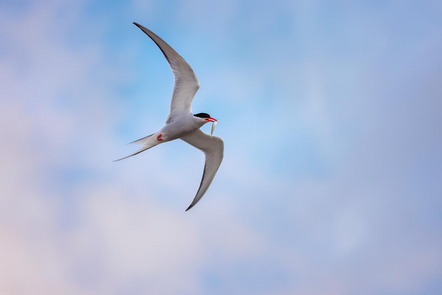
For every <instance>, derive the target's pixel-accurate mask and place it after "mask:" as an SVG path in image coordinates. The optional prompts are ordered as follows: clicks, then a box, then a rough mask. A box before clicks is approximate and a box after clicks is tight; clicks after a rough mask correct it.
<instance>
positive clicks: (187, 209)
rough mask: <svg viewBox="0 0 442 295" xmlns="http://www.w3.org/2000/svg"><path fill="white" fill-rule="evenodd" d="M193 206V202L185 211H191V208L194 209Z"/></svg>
mask: <svg viewBox="0 0 442 295" xmlns="http://www.w3.org/2000/svg"><path fill="white" fill-rule="evenodd" d="M192 207H193V204H191V205H190V206H189V207H187V209H186V211H185V212H187V211H189V210H190V209H192Z"/></svg>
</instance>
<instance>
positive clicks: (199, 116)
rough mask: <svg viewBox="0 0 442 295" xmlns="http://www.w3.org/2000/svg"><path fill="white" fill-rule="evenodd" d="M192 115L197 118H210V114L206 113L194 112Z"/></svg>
mask: <svg viewBox="0 0 442 295" xmlns="http://www.w3.org/2000/svg"><path fill="white" fill-rule="evenodd" d="M194 116H195V117H198V118H203V119H205V118H210V115H209V114H207V113H198V114H194Z"/></svg>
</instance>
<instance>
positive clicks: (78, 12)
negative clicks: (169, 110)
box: [0, 1, 441, 294]
mask: <svg viewBox="0 0 442 295" xmlns="http://www.w3.org/2000/svg"><path fill="white" fill-rule="evenodd" d="M180 3H181V2H180ZM180 3H178V4H180ZM303 3H304V4H306V5H307V8H305V7H304V8H305V9H306V11H308V12H309V14H308V15H307V16H305V19H304V20H302V21H301V24H303V25H302V26H301V25H300V24H299V23H297V21H295V20H294V21H293V22H292V21H289V20H287V19H286V17H287V15H290V13H295V15H296V11H297V10H296V11H294V12H293V11H292V10H289V8H290V9H291V8H293V9H297V8H298V6H296V5H294V4H291V5H294V7H292V6H291V5H288V6H285V5H284V3H278V5H279V6H278V5H276V6H277V7H276V8H272V9H273V10H271V11H272V12H273V14H272V15H269V16H268V17H267V18H266V19H265V20H264V21H263V22H260V21H259V16H260V14H259V13H258V12H262V11H263V9H262V7H264V8H265V7H266V6H265V5H263V4H262V3H259V4H257V5H258V6H259V8H260V9H256V10H255V9H253V8H251V9H250V11H249V10H247V11H248V13H249V14H250V16H249V15H248V14H246V13H244V12H245V10H246V9H245V7H244V6H238V4H237V3H236V2H229V3H227V4H226V5H225V7H224V6H223V5H222V4H217V5H216V6H215V7H217V8H219V10H222V11H229V12H231V14H230V15H227V16H224V15H223V16H219V17H218V18H213V19H211V21H212V24H214V25H215V26H216V30H217V31H219V32H220V35H219V36H223V37H222V38H220V40H218V41H217V40H216V38H210V39H208V41H207V44H206V43H204V44H200V46H198V48H199V49H196V51H198V50H201V51H203V50H204V51H205V49H210V48H218V49H217V50H218V51H216V50H215V53H216V54H218V53H219V52H222V51H223V50H221V49H219V48H228V50H232V49H235V48H238V47H240V46H241V45H242V44H244V46H245V47H244V48H249V49H250V50H245V51H244V52H242V53H240V55H239V56H243V55H247V57H246V58H244V59H241V60H240V61H238V55H235V54H234V53H233V52H232V53H231V54H232V55H230V53H229V54H227V53H224V54H225V55H224V56H222V55H221V58H220V60H221V61H222V63H217V62H216V60H217V56H215V58H213V57H212V56H210V55H202V56H201V55H199V54H198V53H196V54H195V56H194V57H191V58H193V59H194V60H195V64H196V66H198V67H199V65H201V69H200V70H199V71H198V68H195V70H196V71H197V72H198V73H201V79H200V80H202V81H204V80H205V81H206V84H204V85H206V86H203V88H206V89H207V90H204V89H203V88H202V89H201V91H200V92H199V94H198V95H201V96H200V97H198V98H199V99H200V100H198V101H196V102H197V106H198V108H203V109H205V108H211V109H213V110H215V111H217V113H218V114H217V115H218V116H219V115H221V122H222V123H223V125H219V127H218V128H217V131H216V132H219V133H218V134H220V135H222V136H223V137H224V138H225V142H226V157H225V160H224V162H223V165H222V167H221V169H220V171H219V174H218V175H217V178H216V179H215V181H214V183H213V185H212V186H211V189H210V199H209V198H208V197H209V195H207V196H206V198H204V199H203V200H202V201H201V203H200V204H199V207H198V208H195V209H193V210H192V211H191V212H188V213H184V211H183V209H184V208H186V205H188V203H189V202H190V201H191V198H192V197H193V194H194V192H195V190H196V189H197V186H198V180H199V177H200V176H201V172H202V171H201V170H202V166H203V155H202V154H201V153H200V152H199V151H197V150H194V149H193V148H191V147H189V146H187V145H186V144H184V143H182V142H173V143H169V144H167V145H164V146H162V148H158V149H152V150H151V151H149V153H148V154H147V153H146V154H143V155H140V156H139V157H137V158H136V159H131V160H127V161H125V162H120V163H117V164H116V163H112V162H111V161H112V160H113V159H115V158H118V157H119V156H120V155H124V154H125V152H126V151H127V149H130V148H131V147H127V149H126V147H124V148H125V149H126V150H123V147H120V146H122V142H123V141H125V140H126V139H128V141H129V140H130V139H135V138H130V137H131V136H132V134H135V133H136V134H137V135H136V136H138V135H139V136H140V137H141V136H143V135H145V134H138V133H143V132H149V131H152V130H144V127H142V126H151V124H146V122H149V123H151V122H154V121H155V120H156V117H160V116H159V115H158V114H157V112H156V110H157V109H156V106H160V105H161V104H162V103H163V102H157V101H156V100H154V99H152V100H149V101H148V102H146V101H144V100H143V102H141V99H140V102H139V101H138V100H137V99H138V98H139V97H140V98H141V97H143V99H144V96H146V97H155V98H156V97H157V95H163V96H167V95H168V93H169V92H168V91H170V89H166V91H165V93H153V92H149V91H152V90H149V89H150V88H153V87H151V86H152V84H148V83H153V82H152V81H156V80H155V78H154V77H153V78H152V80H149V79H147V80H148V81H146V84H145V85H144V84H143V85H138V81H142V80H143V79H145V77H144V76H143V77H137V74H134V72H135V71H138V70H139V66H140V65H139V64H137V63H141V59H140V58H139V56H140V55H141V54H142V55H143V57H146V54H145V52H141V50H140V49H142V48H141V47H140V48H138V47H137V46H139V45H137V44H140V43H136V42H138V41H135V40H138V37H139V34H138V32H137V34H136V33H135V32H134V34H133V35H131V34H130V33H127V34H126V32H127V31H124V32H118V31H115V30H114V28H115V26H117V25H116V23H117V22H119V20H121V19H119V20H115V19H114V18H112V17H106V16H108V15H111V16H113V15H114V14H115V11H122V16H121V18H127V17H129V15H130V11H132V9H133V7H140V6H139V5H143V4H141V3H140V2H139V3H138V2H137V3H136V2H134V3H132V4H131V5H132V6H130V7H129V8H128V7H127V6H124V5H122V4H121V6H118V5H120V4H118V5H117V4H116V5H117V6H115V7H114V8H113V9H114V10H115V11H114V10H112V11H110V10H106V9H103V10H100V11H101V13H102V14H100V16H99V17H91V15H93V14H94V12H92V11H90V10H89V8H88V7H89V6H88V5H87V4H86V3H83V2H76V3H71V4H60V3H58V2H55V1H54V2H47V3H46V2H45V3H37V2H29V3H27V4H26V5H23V7H15V8H13V7H9V6H6V4H3V8H5V9H2V10H1V11H2V13H1V17H0V26H1V27H2V28H5V29H4V30H2V32H1V38H0V42H1V43H0V45H1V48H2V49H1V50H0V81H1V82H0V83H1V87H0V95H1V97H2V100H1V101H0V118H1V120H2V124H1V127H0V128H1V129H0V130H1V134H2V154H1V155H0V160H1V163H2V165H1V166H2V167H1V169H0V179H1V181H0V192H1V194H0V205H1V206H0V221H1V222H0V224H1V226H0V239H1V240H2V242H1V243H0V261H1V263H0V293H8V294H21V293H29V292H32V293H33V294H40V293H41V294H48V293H61V294H137V293H143V292H144V293H145V292H149V293H152V294H176V293H180V294H183V293H184V294H186V292H187V293H189V294H195V293H199V294H207V293H210V294H217V293H218V294H226V293H229V294H230V293H235V292H237V293H238V292H239V293H242V294H244V293H253V294H293V293H297V294H324V293H334V294H354V293H362V294H373V293H376V294H379V293H380V294H413V293H423V292H425V291H426V290H430V289H431V288H432V287H431V286H435V285H436V286H437V285H438V281H437V280H438V277H440V272H441V269H440V265H441V261H440V244H441V240H440V238H439V235H438V233H439V232H440V223H439V219H440V218H439V215H440V214H439V212H438V211H437V210H436V209H437V208H439V207H440V206H438V205H439V195H440V185H439V183H438V181H437V180H438V179H439V178H440V177H438V176H439V175H440V165H439V163H440V157H439V156H438V154H439V153H438V151H439V150H440V148H439V147H440V144H441V140H440V136H438V133H437V126H440V118H439V116H438V112H437V110H438V109H440V108H438V106H439V100H438V99H437V98H438V97H439V96H440V87H438V84H437V83H438V79H437V78H436V77H438V76H440V75H439V72H440V71H439V70H438V69H439V68H440V67H439V66H438V65H439V64H440V58H439V52H440V50H439V49H440V46H441V44H440V42H439V41H438V39H437V38H435V36H438V34H437V33H438V31H437V30H436V29H435V28H433V29H428V31H427V32H428V34H427V35H426V36H428V38H423V37H422V39H419V40H420V41H419V42H418V44H414V43H413V42H408V41H406V38H405V37H406V36H405V34H402V35H399V37H400V38H399V37H396V35H395V34H396V33H398V32H397V31H396V30H392V31H391V30H386V31H385V30H374V29H373V30H372V29H371V27H370V24H371V22H370V19H367V18H364V19H363V20H362V21H360V22H359V21H356V20H355V19H354V18H356V19H358V18H357V17H354V18H352V17H350V16H352V15H353V14H351V13H350V14H348V11H347V10H345V9H344V8H342V7H341V8H339V7H338V8H339V9H337V11H335V12H336V13H338V14H342V15H343V16H348V17H350V18H349V19H348V18H345V17H343V18H342V19H346V20H347V21H350V23H348V24H347V25H346V26H345V27H346V28H347V29H345V30H334V29H333V28H336V27H333V26H331V27H330V26H322V25H320V24H322V23H317V22H318V21H319V19H318V16H322V14H323V10H322V9H323V8H324V7H323V6H321V5H319V4H321V3H320V2H318V3H319V4H318V5H312V6H309V5H308V3H309V2H303ZM149 5H150V4H149ZM151 5H152V6H149V11H150V8H152V10H155V12H157V13H158V14H161V12H162V11H163V10H164V9H165V8H166V7H165V6H163V5H160V4H158V3H153V4H151ZM177 7H178V8H176V9H177V10H176V11H172V12H171V13H176V15H180V16H181V19H180V20H179V21H178V22H181V23H182V21H183V20H188V18H189V15H190V16H191V17H194V19H192V20H191V21H192V22H194V23H195V24H201V23H203V24H204V23H205V22H206V21H207V20H208V17H209V18H210V15H211V13H212V12H213V11H215V10H216V9H215V10H214V9H212V8H210V7H208V6H204V7H198V8H197V10H196V11H194V13H193V14H189V15H187V11H189V9H187V8H186V9H184V8H182V7H181V6H180V5H178V6H177ZM358 7H359V6H357V5H356V6H355V7H353V6H352V8H351V9H355V11H356V12H358V11H359V10H357V8H358ZM282 8H284V11H283V13H282V12H281V9H282ZM364 9H365V8H364ZM140 10H141V8H140ZM301 10H302V8H301ZM269 11H270V10H269ZM352 11H353V10H352ZM355 11H353V12H355ZM70 12H72V13H70ZM405 12H406V11H405ZM138 13H141V12H138ZM150 13H152V14H155V15H157V14H156V13H153V12H152V11H150ZM402 13H404V12H402ZM220 15H221V14H220ZM237 15H244V19H243V20H242V21H243V22H247V21H249V20H253V21H252V22H251V24H257V26H256V27H255V26H253V25H250V27H249V26H246V27H245V29H244V30H242V29H241V30H240V27H238V30H237V31H236V33H235V34H237V35H234V36H231V35H229V32H230V31H229V30H230V29H231V26H228V25H226V24H229V23H230V21H231V20H233V19H236V16H237ZM309 15H310V16H309ZM356 15H358V13H356ZM405 15H407V13H405ZM279 16H281V17H279ZM325 16H327V15H325ZM386 16H388V13H387V14H380V16H379V18H378V19H376V23H377V24H383V23H384V22H387V21H388V19H386ZM17 19H19V20H20V22H18V21H17ZM156 19H157V21H158V22H159V23H161V21H160V20H158V19H159V17H157V18H156ZM399 19H402V18H399ZM277 20H281V23H282V24H284V22H285V21H287V22H288V24H291V25H294V26H295V28H297V29H299V30H301V31H302V30H305V31H302V32H300V31H299V30H292V29H287V30H282V31H275V28H280V27H279V25H281V23H279V25H278V24H275V23H274V22H275V21H277ZM323 20H324V22H325V23H327V24H333V23H335V22H337V18H333V17H330V18H324V19H323ZM155 23H156V24H158V23H157V22H156V21H155ZM233 23H235V22H233ZM424 23H425V22H424ZM176 24H177V23H176V22H171V23H170V26H176ZM351 24H353V25H354V26H350V25H351ZM224 25H226V27H224ZM118 26H119V25H118ZM282 27H284V26H282ZM282 27H281V28H282ZM425 27H426V26H425ZM253 28H255V29H257V30H258V28H261V29H265V30H268V34H267V35H259V34H257V35H253V36H252V37H250V34H249V33H250V30H251V29H253ZM289 28H290V26H289ZM338 28H340V27H339V26H338ZM361 28H362V29H364V32H367V33H370V34H369V35H368V36H367V35H364V36H360V35H359V34H358V30H359V29H361ZM376 28H379V27H376ZM206 29H207V30H209V29H210V28H206ZM258 31H259V30H258ZM334 31H336V33H334ZM206 32H207V31H206ZM282 32H284V34H282ZM301 33H303V34H301ZM194 34H196V33H194ZM202 34H204V31H203V32H202ZM282 35H283V36H282ZM417 35H418V34H417ZM109 36H112V38H113V39H115V40H121V39H119V38H120V37H121V38H124V42H126V41H127V43H128V44H130V45H127V46H125V45H122V44H119V43H120V42H119V41H109V40H108V39H109V38H110V37H109ZM132 36H136V37H134V39H132ZM226 36H231V37H229V38H228V39H229V40H232V39H233V40H241V43H240V44H239V43H235V42H234V44H233V45H232V44H225V42H224V41H225V40H226V38H227V37H226ZM300 36H301V37H302V38H301V39H302V40H301V41H296V42H295V41H294V40H295V39H296V37H300ZM314 36H316V37H317V38H319V37H324V38H319V39H315V38H316V37H314ZM318 36H319V37H318ZM325 36H330V39H327V38H325ZM239 37H241V38H239ZM242 37H243V38H242ZM350 37H351V40H353V41H354V42H353V43H352V42H343V41H345V40H348V38H350ZM365 37H367V38H368V40H369V41H370V42H369V41H367V40H365ZM112 38H111V39H112ZM135 38H136V39H135ZM140 38H142V36H141V37H140ZM238 38H239V39H238ZM390 38H393V39H394V41H395V42H394V46H392V45H389V43H388V42H385V43H384V42H383V41H382V40H384V41H385V40H389V39H390ZM176 40H178V41H180V40H182V39H180V38H177V39H176ZM318 40H319V41H321V40H322V41H321V42H319V41H318ZM336 40H337V41H340V42H341V43H339V42H338V44H337V45H336V46H334V45H333V44H335V41H336ZM355 40H356V41H355ZM364 40H365V41H364ZM404 40H405V41H404ZM278 41H280V42H278ZM302 41H305V42H306V43H308V46H304V47H303V46H302V44H303V42H302ZM362 41H364V42H362ZM309 42H310V43H309ZM317 42H319V43H317ZM358 42H359V43H358ZM412 43H413V44H414V45H413V44H412ZM189 44H191V42H190V43H189ZM266 44H269V45H268V46H266ZM275 44H278V45H281V46H275ZM318 44H321V45H324V46H325V47H321V48H322V49H321V48H318V47H315V46H316V45H318ZM357 44H362V45H357ZM370 44H373V45H372V46H370ZM401 44H402V45H404V46H403V48H404V50H403V51H400V52H396V53H395V54H392V53H391V52H389V51H388V50H389V49H394V48H396V49H397V48H398V47H397V46H396V45H401ZM206 45H207V47H205V46H206ZM347 45H349V46H350V45H351V46H350V48H351V49H348V51H345V52H344V53H345V54H339V52H340V50H342V49H343V48H345V47H346V46H347ZM132 46H134V49H132V48H131V47H132ZM177 46H182V45H179V44H178V45H177ZM399 47H400V46H399ZM152 48H154V47H152ZM293 48H297V51H292V50H291V49H293ZM306 48H307V49H308V48H310V49H311V48H314V49H315V50H314V51H313V52H312V53H311V54H310V53H309V52H308V50H307V49H306ZM233 51H234V50H233ZM271 53H275V54H271ZM276 53H277V54H276ZM347 53H348V55H346V54H347ZM241 54H242V55H241ZM264 54H267V55H264ZM287 54H291V55H290V56H289V57H287ZM160 56H161V54H160V53H159V52H158V57H160ZM208 56H210V60H212V62H211V63H208V62H205V61H207V60H208ZM347 56H348V58H347ZM146 58H147V57H146ZM304 58H305V60H304ZM256 60H260V61H262V63H259V64H257V63H255V61H256ZM149 62H150V61H146V63H147V64H148V66H145V64H142V67H143V69H145V68H148V70H149V75H156V74H152V73H150V72H151V71H152V72H154V69H153V68H154V66H153V65H152V64H151V63H149ZM134 64H136V65H137V66H136V68H135V67H134V68H132V66H134ZM161 65H162V66H164V67H165V69H164V71H165V72H166V71H169V69H168V68H167V67H166V66H165V62H164V61H163V64H161ZM155 67H156V65H155ZM155 69H156V68H155ZM168 75H170V73H169V72H168ZM199 75H200V74H199ZM149 77H151V76H149ZM211 77H212V78H211ZM138 79H140V80H138ZM159 80H161V79H159ZM134 81H135V82H134ZM143 81H144V80H143ZM299 81H302V82H299ZM169 82H170V81H169ZM169 84H170V83H169ZM169 84H166V83H165V82H164V83H162V82H161V83H159V86H158V88H161V87H163V86H164V87H166V86H167V85H168V86H167V87H169V86H170V85H169ZM146 85H147V86H146ZM155 86H156V85H155ZM155 89H157V88H156V87H155ZM161 89H163V88H161ZM155 91H160V90H155ZM161 91H162V90H161ZM128 93H129V95H127V94H128ZM153 94H156V95H153ZM132 95H133V96H132ZM128 97H130V98H128ZM132 97H134V100H133V101H132ZM213 97H215V98H216V99H214V101H222V102H218V103H217V104H215V102H214V104H212V102H210V103H209V102H208V101H209V99H205V98H213ZM158 100H159V99H158ZM135 102H136V105H137V108H138V109H140V108H141V107H140V106H141V105H143V106H149V109H147V107H146V109H147V110H146V113H147V114H148V115H145V114H144V113H143V117H142V118H138V117H137V116H138V113H137V112H139V110H138V111H135V112H132V111H129V110H130V108H131V107H130V106H128V105H129V104H132V103H135ZM138 102H139V103H138ZM166 103H167V102H164V104H166ZM128 114H131V115H132V114H135V115H134V116H135V117H134V118H130V117H129V115H128ZM140 117H141V115H140ZM152 117H154V118H155V120H153V119H152ZM123 121H124V122H127V121H129V123H127V125H130V126H135V127H128V126H127V125H124V126H122V124H124V123H122V122H123ZM155 122H156V121H155ZM221 126H222V128H221ZM288 127H289V128H288ZM315 165H316V168H314V169H312V168H311V166H315ZM183 172H185V173H183ZM200 206H201V207H200Z"/></svg>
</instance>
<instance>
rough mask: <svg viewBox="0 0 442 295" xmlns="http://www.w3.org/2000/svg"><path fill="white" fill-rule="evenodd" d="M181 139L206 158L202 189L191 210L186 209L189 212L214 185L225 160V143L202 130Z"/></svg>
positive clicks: (191, 205)
mask: <svg viewBox="0 0 442 295" xmlns="http://www.w3.org/2000/svg"><path fill="white" fill-rule="evenodd" d="M181 139H182V140H184V141H185V142H187V143H188V144H190V145H192V146H194V147H196V148H197V149H200V150H201V151H203V152H204V154H205V156H206V161H205V165H204V172H203V177H202V179H201V183H200V187H199V189H198V192H197V193H196V195H195V198H194V199H193V201H192V204H190V206H189V208H187V209H186V211H187V210H189V209H190V208H192V207H193V206H195V204H196V203H198V201H199V200H201V198H202V197H203V195H204V194H205V193H206V191H207V189H208V188H209V186H210V184H211V183H212V181H213V178H214V177H215V174H216V172H217V171H218V168H219V166H220V165H221V162H222V160H223V156H224V142H223V140H222V139H221V138H219V137H216V136H210V135H208V134H206V133H204V132H203V131H201V130H200V129H198V130H196V131H194V132H192V133H191V134H189V135H186V136H183V137H181Z"/></svg>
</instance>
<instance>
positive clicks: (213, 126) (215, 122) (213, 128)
mask: <svg viewBox="0 0 442 295" xmlns="http://www.w3.org/2000/svg"><path fill="white" fill-rule="evenodd" d="M216 124H218V120H215V121H213V124H212V131H211V132H210V136H212V135H213V131H214V130H215V126H216Z"/></svg>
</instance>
